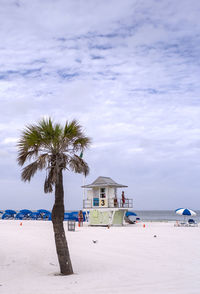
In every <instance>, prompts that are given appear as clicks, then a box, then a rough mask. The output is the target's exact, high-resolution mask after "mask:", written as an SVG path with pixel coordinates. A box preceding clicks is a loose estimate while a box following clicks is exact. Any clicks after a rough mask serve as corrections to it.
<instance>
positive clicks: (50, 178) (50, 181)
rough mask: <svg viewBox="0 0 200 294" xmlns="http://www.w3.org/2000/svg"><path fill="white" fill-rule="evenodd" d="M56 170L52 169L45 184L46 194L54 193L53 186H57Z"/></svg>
mask: <svg viewBox="0 0 200 294" xmlns="http://www.w3.org/2000/svg"><path fill="white" fill-rule="evenodd" d="M55 181H56V179H55V170H54V168H51V169H50V171H49V173H48V175H47V177H46V179H45V182H44V192H45V193H51V192H52V191H53V185H54V184H55Z"/></svg>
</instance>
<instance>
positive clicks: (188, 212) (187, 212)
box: [176, 208, 196, 216]
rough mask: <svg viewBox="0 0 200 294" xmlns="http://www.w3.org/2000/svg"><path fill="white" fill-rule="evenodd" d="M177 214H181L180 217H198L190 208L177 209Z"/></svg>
mask: <svg viewBox="0 0 200 294" xmlns="http://www.w3.org/2000/svg"><path fill="white" fill-rule="evenodd" d="M176 213H177V214H179V215H184V216H185V215H193V216H195V215H196V212H195V211H193V210H191V209H188V208H178V209H176Z"/></svg>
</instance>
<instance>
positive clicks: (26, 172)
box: [21, 160, 39, 182]
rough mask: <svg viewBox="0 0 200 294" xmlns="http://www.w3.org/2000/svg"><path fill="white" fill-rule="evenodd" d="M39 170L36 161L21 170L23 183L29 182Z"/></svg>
mask: <svg viewBox="0 0 200 294" xmlns="http://www.w3.org/2000/svg"><path fill="white" fill-rule="evenodd" d="M38 169H39V166H38V161H37V160H36V161H34V162H32V163H30V164H29V165H27V166H26V167H24V168H23V170H22V174H21V178H22V180H23V181H24V182H26V181H29V182H30V180H31V178H32V177H33V176H34V175H35V173H36V172H37V170H38Z"/></svg>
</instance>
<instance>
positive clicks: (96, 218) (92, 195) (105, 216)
mask: <svg viewBox="0 0 200 294" xmlns="http://www.w3.org/2000/svg"><path fill="white" fill-rule="evenodd" d="M126 187H127V186H126V185H121V184H117V183H116V182H115V181H113V180H112V179H111V178H109V177H98V178H97V179H96V180H95V181H94V182H93V183H92V184H89V185H84V186H82V188H84V189H87V193H86V199H84V200H83V209H84V210H85V211H89V225H90V226H111V225H123V222H124V216H125V213H126V211H128V209H129V208H132V207H133V200H132V199H128V198H127V197H126V195H125V201H122V199H121V198H118V195H117V189H118V188H126Z"/></svg>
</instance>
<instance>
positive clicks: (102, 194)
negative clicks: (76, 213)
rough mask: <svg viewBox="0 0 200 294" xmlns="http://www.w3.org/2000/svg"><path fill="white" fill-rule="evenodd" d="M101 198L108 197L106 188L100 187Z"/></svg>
mask: <svg viewBox="0 0 200 294" xmlns="http://www.w3.org/2000/svg"><path fill="white" fill-rule="evenodd" d="M100 198H106V194H105V188H100Z"/></svg>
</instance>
